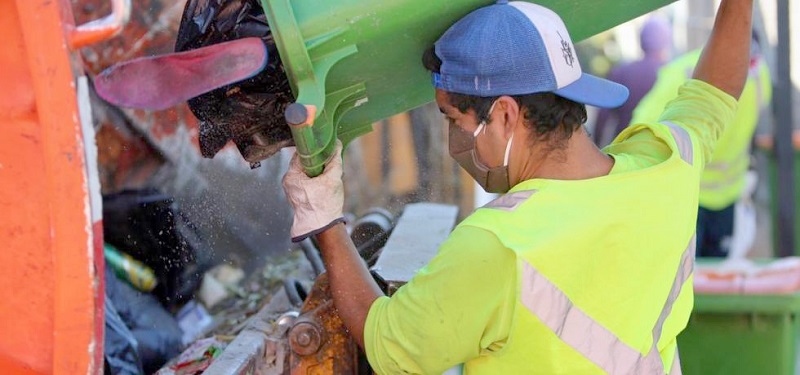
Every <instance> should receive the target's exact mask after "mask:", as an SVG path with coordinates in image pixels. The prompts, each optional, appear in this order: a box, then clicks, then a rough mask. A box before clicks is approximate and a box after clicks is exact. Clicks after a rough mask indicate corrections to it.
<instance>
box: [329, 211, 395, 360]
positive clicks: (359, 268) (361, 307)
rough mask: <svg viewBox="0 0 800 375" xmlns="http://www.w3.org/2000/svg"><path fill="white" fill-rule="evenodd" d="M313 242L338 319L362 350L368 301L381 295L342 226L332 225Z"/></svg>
mask: <svg viewBox="0 0 800 375" xmlns="http://www.w3.org/2000/svg"><path fill="white" fill-rule="evenodd" d="M317 241H318V242H319V247H320V252H321V253H322V260H323V262H324V263H325V269H326V272H327V273H328V280H329V281H330V288H331V294H332V295H333V302H334V304H335V305H336V309H337V310H338V311H339V316H340V317H341V318H342V321H344V324H345V326H347V329H348V330H350V334H352V335H353V338H355V340H356V342H358V345H359V346H361V347H362V348H363V347H364V323H365V322H366V320H367V313H368V312H369V308H370V306H372V302H373V301H375V299H376V298H378V297H380V296H381V295H383V294H382V293H381V290H380V288H378V284H376V283H375V280H373V279H372V276H371V275H370V274H369V270H367V266H366V264H365V263H364V261H363V260H362V259H361V257H360V256H359V255H358V251H357V250H356V248H355V246H354V245H353V241H352V240H350V237H349V236H348V235H347V230H346V229H345V227H344V224H336V225H335V226H333V227H331V228H330V229H328V230H326V231H324V232H322V233H320V234H319V235H317Z"/></svg>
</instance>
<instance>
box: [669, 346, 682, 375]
mask: <svg viewBox="0 0 800 375" xmlns="http://www.w3.org/2000/svg"><path fill="white" fill-rule="evenodd" d="M682 374H683V372H682V371H681V356H680V355H679V354H678V347H675V355H674V356H672V368H670V369H669V375H682Z"/></svg>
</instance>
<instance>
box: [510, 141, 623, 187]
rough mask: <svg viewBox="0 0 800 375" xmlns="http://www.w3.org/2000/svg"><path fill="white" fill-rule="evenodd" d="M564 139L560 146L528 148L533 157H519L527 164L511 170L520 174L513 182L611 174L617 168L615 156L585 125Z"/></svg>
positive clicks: (581, 178) (583, 178)
mask: <svg viewBox="0 0 800 375" xmlns="http://www.w3.org/2000/svg"><path fill="white" fill-rule="evenodd" d="M564 142H565V144H564V145H563V147H562V148H559V149H552V147H546V146H543V145H536V146H534V147H533V148H532V149H529V151H528V152H530V153H531V155H530V156H528V157H521V158H519V159H517V160H524V164H523V165H520V166H519V168H515V169H517V171H512V176H519V177H518V178H513V177H512V181H517V183H519V182H522V181H525V180H530V179H534V178H537V179H550V180H586V179H590V178H595V177H601V176H605V175H608V173H609V172H611V168H612V167H614V159H613V158H611V157H610V156H608V155H606V154H605V153H603V152H602V151H600V149H598V148H597V146H596V145H595V144H594V142H593V141H592V140H591V138H589V135H588V134H587V133H586V131H585V130H584V129H583V127H581V128H579V129H578V130H576V131H575V132H574V133H573V134H572V136H571V137H570V138H569V139H568V140H566V141H564ZM522 152H525V151H522ZM514 172H516V173H514Z"/></svg>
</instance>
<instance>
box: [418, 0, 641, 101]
mask: <svg viewBox="0 0 800 375" xmlns="http://www.w3.org/2000/svg"><path fill="white" fill-rule="evenodd" d="M434 48H435V52H436V56H438V57H439V59H441V60H442V65H441V68H440V71H439V73H434V75H433V84H434V86H435V87H436V88H439V89H442V90H445V91H448V92H454V93H458V94H465V95H473V96H482V97H488V96H500V95H526V94H534V93H541V92H552V93H554V94H556V95H559V96H562V97H564V98H567V99H570V100H573V101H576V102H579V103H584V104H588V105H593V106H596V107H601V108H616V107H619V106H621V105H622V104H624V103H625V101H626V100H628V88H626V87H625V86H622V85H620V84H617V83H614V82H611V81H609V80H605V79H602V78H599V77H595V76H593V75H590V74H586V73H583V71H582V70H581V65H580V63H579V62H578V59H577V56H576V55H575V48H574V46H573V44H572V40H571V39H570V36H569V33H567V28H566V26H564V21H562V20H561V18H560V17H559V16H558V15H557V14H556V13H555V12H553V11H552V10H550V9H547V8H545V7H543V6H541V5H537V4H533V3H528V2H524V1H512V2H508V1H507V0H500V1H498V2H497V3H496V4H494V5H490V6H487V7H483V8H479V9H477V10H475V11H473V12H471V13H470V14H468V15H466V16H465V17H464V18H462V19H460V20H459V21H458V22H456V23H455V24H453V26H451V27H450V28H449V29H448V30H447V31H446V32H445V33H444V35H442V37H441V38H439V40H438V41H436V44H435V45H434Z"/></svg>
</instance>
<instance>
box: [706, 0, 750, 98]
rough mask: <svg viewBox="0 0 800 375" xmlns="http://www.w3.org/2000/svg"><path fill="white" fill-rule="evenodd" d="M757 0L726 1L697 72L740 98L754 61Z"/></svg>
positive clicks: (720, 7) (721, 8)
mask: <svg viewBox="0 0 800 375" xmlns="http://www.w3.org/2000/svg"><path fill="white" fill-rule="evenodd" d="M752 13H753V0H722V2H721V3H720V6H719V10H718V11H717V18H716V20H715V21H714V29H713V30H712V32H711V36H710V37H709V39H708V42H707V43H706V46H705V48H704V49H703V54H702V56H701V57H700V61H699V62H698V63H697V67H696V68H695V71H694V78H696V79H699V80H702V81H705V82H706V83H709V84H711V85H713V86H715V87H717V88H718V89H720V90H722V91H724V92H726V93H728V94H730V95H731V96H733V97H734V98H736V99H738V98H739V96H740V95H741V94H742V90H743V89H744V84H745V80H746V79H747V70H748V66H749V63H750V39H751V33H752V18H753V17H752Z"/></svg>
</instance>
